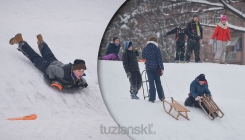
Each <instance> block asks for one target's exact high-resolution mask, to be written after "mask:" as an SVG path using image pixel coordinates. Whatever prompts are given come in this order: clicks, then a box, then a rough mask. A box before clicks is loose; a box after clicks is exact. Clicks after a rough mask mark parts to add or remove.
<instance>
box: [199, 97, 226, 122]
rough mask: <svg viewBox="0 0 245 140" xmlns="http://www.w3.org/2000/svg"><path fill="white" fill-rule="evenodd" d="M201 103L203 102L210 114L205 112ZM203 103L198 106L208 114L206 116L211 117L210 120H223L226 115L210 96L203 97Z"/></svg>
mask: <svg viewBox="0 0 245 140" xmlns="http://www.w3.org/2000/svg"><path fill="white" fill-rule="evenodd" d="M201 102H203V104H204V105H205V106H206V107H207V109H208V110H209V113H207V112H206V111H205V109H204V108H203V106H202V104H201ZM201 102H198V104H199V105H200V106H201V108H202V109H203V111H204V112H205V113H206V115H207V116H208V117H209V119H211V120H214V119H215V118H216V117H220V118H222V117H223V116H224V115H225V114H224V113H223V112H222V110H221V109H220V108H219V107H218V105H217V104H216V103H215V102H214V101H213V99H212V98H211V97H210V96H208V95H204V96H202V97H201ZM211 115H212V116H213V117H212V116H211Z"/></svg>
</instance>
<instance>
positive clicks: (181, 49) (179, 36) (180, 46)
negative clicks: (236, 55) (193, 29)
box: [164, 23, 186, 63]
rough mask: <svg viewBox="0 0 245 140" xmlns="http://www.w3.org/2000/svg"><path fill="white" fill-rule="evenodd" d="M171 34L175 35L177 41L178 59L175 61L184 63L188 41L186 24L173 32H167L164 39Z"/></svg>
mask: <svg viewBox="0 0 245 140" xmlns="http://www.w3.org/2000/svg"><path fill="white" fill-rule="evenodd" d="M170 34H175V41H176V57H175V59H174V62H175V63H178V62H179V61H181V62H182V63H184V53H185V41H186V35H185V34H186V28H185V25H184V23H180V25H179V26H178V27H176V28H174V29H173V30H171V31H169V32H167V33H166V34H165V36H164V37H166V36H167V35H170Z"/></svg>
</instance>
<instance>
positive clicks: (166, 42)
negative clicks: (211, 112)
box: [99, 0, 245, 62]
mask: <svg viewBox="0 0 245 140" xmlns="http://www.w3.org/2000/svg"><path fill="white" fill-rule="evenodd" d="M244 11H245V1H244V0H168V1H162V0H130V1H127V2H125V4H124V5H123V6H122V7H121V8H120V9H119V10H118V11H117V13H116V14H115V16H114V17H113V18H112V20H111V22H110V24H109V25H108V27H107V29H106V31H105V34H104V36H103V39H102V42H101V46H100V52H99V56H102V55H104V54H105V51H106V48H107V44H108V43H109V42H110V41H111V40H112V38H113V37H114V36H118V37H119V38H120V41H121V46H122V49H121V51H120V53H119V56H120V55H121V53H122V52H123V51H124V50H123V48H124V46H123V42H124V41H126V40H130V41H132V42H133V45H134V47H137V48H138V49H139V50H142V49H143V47H144V46H145V44H146V42H147V40H148V38H149V37H150V36H157V37H158V39H159V45H160V49H161V52H162V56H163V61H164V62H171V61H173V59H174V56H175V35H172V36H169V37H167V38H164V34H165V33H166V32H167V31H169V30H171V29H172V28H174V27H176V26H178V25H179V24H180V23H181V22H184V23H187V22H189V21H190V20H191V19H192V15H193V14H194V13H197V14H198V15H199V21H200V23H201V24H202V25H203V28H204V35H206V36H209V37H207V39H206V40H205V39H204V40H203V45H202V46H203V47H201V58H202V59H210V58H209V57H212V56H213V54H210V52H209V53H207V51H205V46H207V45H208V41H209V40H208V39H210V38H211V36H210V30H213V29H214V27H215V26H216V24H217V23H218V22H219V20H220V17H221V15H223V14H225V15H226V16H227V19H228V25H229V27H230V29H231V30H235V31H238V32H244V33H245V28H244V27H243V26H244V21H245V12H244ZM205 33H206V34H205Z"/></svg>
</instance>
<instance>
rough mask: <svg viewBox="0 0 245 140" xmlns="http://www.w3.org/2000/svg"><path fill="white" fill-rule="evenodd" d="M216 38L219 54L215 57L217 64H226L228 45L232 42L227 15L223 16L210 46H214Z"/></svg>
mask: <svg viewBox="0 0 245 140" xmlns="http://www.w3.org/2000/svg"><path fill="white" fill-rule="evenodd" d="M214 38H216V40H217V52H216V54H215V57H214V59H215V63H218V62H220V64H225V51H226V45H227V46H228V45H229V44H230V42H231V36H230V29H229V27H228V26H227V24H226V16H225V15H222V17H221V19H220V22H219V23H218V25H217V26H216V28H215V31H214V33H213V35H212V39H211V40H210V42H209V44H213V42H214Z"/></svg>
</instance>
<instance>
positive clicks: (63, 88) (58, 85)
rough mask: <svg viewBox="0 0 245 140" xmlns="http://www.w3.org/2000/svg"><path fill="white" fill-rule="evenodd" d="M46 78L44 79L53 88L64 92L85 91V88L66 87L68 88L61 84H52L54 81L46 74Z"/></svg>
mask: <svg viewBox="0 0 245 140" xmlns="http://www.w3.org/2000/svg"><path fill="white" fill-rule="evenodd" d="M43 76H44V79H45V81H46V82H47V83H48V84H49V85H51V86H52V87H56V88H58V89H59V90H62V91H68V92H69V91H76V90H81V89H83V88H84V87H71V86H69V85H66V86H61V85H60V84H59V83H56V82H55V83H52V81H51V80H50V79H49V78H48V76H47V75H46V74H44V75H43Z"/></svg>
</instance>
